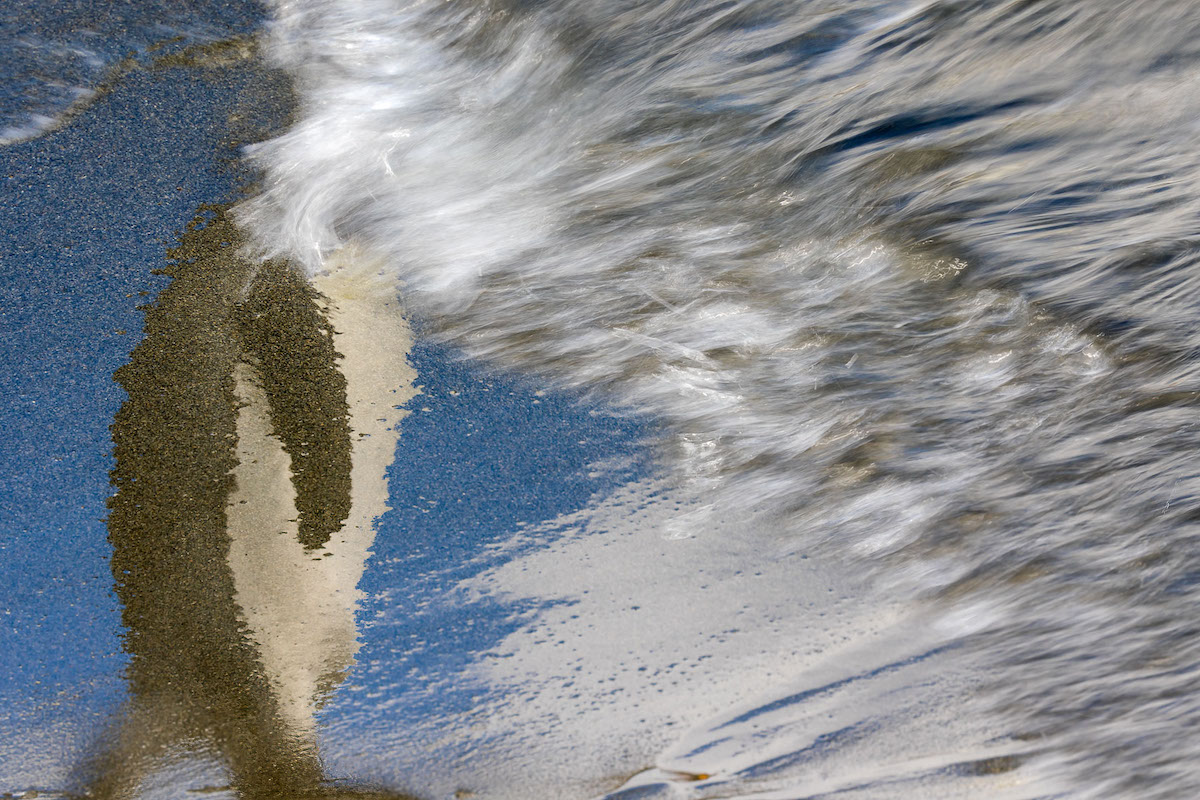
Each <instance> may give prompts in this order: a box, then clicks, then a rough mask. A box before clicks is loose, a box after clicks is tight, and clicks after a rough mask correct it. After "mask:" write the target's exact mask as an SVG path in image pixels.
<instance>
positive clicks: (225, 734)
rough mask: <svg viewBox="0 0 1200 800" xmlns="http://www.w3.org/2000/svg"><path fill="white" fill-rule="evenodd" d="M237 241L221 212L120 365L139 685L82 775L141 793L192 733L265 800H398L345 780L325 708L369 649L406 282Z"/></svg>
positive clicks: (119, 574) (116, 523) (123, 548)
mask: <svg viewBox="0 0 1200 800" xmlns="http://www.w3.org/2000/svg"><path fill="white" fill-rule="evenodd" d="M238 245H239V239H238V234H237V231H236V228H235V227H234V225H233V224H232V223H231V222H230V221H229V220H228V219H227V218H226V216H225V214H224V212H223V211H222V210H221V209H214V208H210V209H205V210H204V214H203V216H202V217H201V218H200V219H198V220H197V221H196V222H194V223H193V224H192V225H191V226H189V228H188V231H187V232H186V233H185V235H184V237H183V240H182V242H181V244H180V245H179V246H178V247H177V248H175V249H173V250H172V251H171V252H170V256H171V258H172V262H171V263H172V266H171V267H170V268H168V269H167V270H166V272H167V273H168V274H170V275H171V276H172V277H173V279H174V280H173V282H172V283H171V285H170V286H168V287H167V288H166V289H165V290H163V292H162V294H161V295H160V297H159V299H158V301H157V302H156V303H155V305H154V306H153V307H152V308H150V309H148V310H147V313H146V338H145V340H144V341H143V342H142V343H141V344H140V345H139V346H138V347H137V349H136V350H135V351H134V353H133V355H132V358H131V363H129V364H128V365H126V366H124V367H122V368H121V369H120V370H119V371H118V373H117V376H116V377H117V380H118V381H119V382H120V384H121V385H122V387H124V389H125V390H126V392H127V393H128V400H127V401H126V402H125V404H124V405H123V406H122V408H121V410H120V412H119V413H118V415H117V417H116V421H115V423H114V425H113V438H114V442H115V455H116V467H115V469H114V470H113V473H112V479H113V483H114V484H115V487H116V495H115V496H114V497H113V498H112V500H111V501H110V515H109V522H108V524H109V538H110V539H111V542H112V546H113V558H112V568H113V575H114V577H115V581H116V593H117V596H118V598H119V599H120V601H121V604H122V606H123V611H122V621H123V623H124V625H125V628H126V634H125V647H126V650H127V651H128V652H129V654H130V657H131V663H130V666H129V671H128V681H129V689H130V699H129V701H128V703H127V706H126V707H125V708H124V709H123V711H122V713H121V715H120V717H119V719H118V720H117V721H116V722H115V723H114V728H113V730H111V731H109V732H108V734H107V736H106V737H105V742H104V744H103V746H102V747H101V748H100V752H98V753H97V754H96V755H95V756H94V757H93V758H92V759H91V760H90V761H89V762H88V764H87V765H86V767H85V768H84V769H83V770H82V774H81V775H80V779H81V783H82V784H83V785H84V787H85V789H86V793H87V794H88V795H89V796H92V797H98V798H104V799H105V800H109V799H110V798H111V800H122V799H123V798H133V797H135V796H136V795H137V794H138V792H139V787H140V785H141V783H142V781H143V780H144V779H145V778H146V777H147V776H149V775H150V774H151V773H153V772H154V771H155V770H156V769H158V768H161V767H162V766H164V765H165V764H166V763H167V762H168V761H169V760H170V759H171V758H175V757H178V755H179V753H180V752H181V750H184V749H185V748H190V749H192V750H197V749H198V750H200V751H201V752H204V753H207V754H208V755H210V756H215V757H216V758H217V759H218V760H220V761H221V762H222V763H223V764H224V766H225V768H226V770H227V773H228V775H229V781H230V783H231V785H232V789H233V791H234V792H235V793H236V794H237V795H238V796H240V797H242V798H247V799H248V800H259V799H260V798H263V799H267V798H278V799H279V800H284V799H285V798H287V799H289V800H290V799H291V798H334V797H343V796H344V797H350V796H354V797H376V798H385V797H389V798H397V799H398V798H400V797H401V795H398V794H394V793H390V792H386V791H382V790H374V789H364V788H358V787H350V786H347V785H344V784H341V783H337V784H334V783H331V782H329V781H327V780H326V779H325V776H324V774H323V772H322V769H321V765H320V761H319V758H318V754H317V749H316V724H315V721H314V713H315V711H316V709H317V708H318V707H319V705H320V703H321V701H322V699H323V698H325V697H327V696H328V695H329V693H330V692H331V691H332V690H333V689H334V688H335V687H336V686H337V685H338V683H339V682H340V681H341V679H342V677H343V675H344V673H345V670H346V669H347V668H348V667H349V666H350V664H351V662H352V659H353V656H354V653H355V650H356V648H357V638H356V630H355V626H354V609H355V605H356V603H357V601H358V597H359V595H358V591H357V589H356V585H357V583H358V580H359V578H360V576H361V574H362V571H363V567H364V565H365V562H366V559H367V555H368V551H369V548H370V545H371V541H372V537H373V529H372V520H373V519H374V518H375V517H376V516H377V515H379V514H380V513H382V512H383V511H384V510H385V509H386V501H387V485H386V477H385V469H386V467H387V465H388V464H389V462H390V461H391V458H392V455H393V452H394V449H395V445H396V437H397V435H398V433H397V431H396V425H397V423H398V422H399V420H400V418H401V416H402V415H403V412H400V411H398V410H396V408H395V406H397V405H399V404H401V403H402V402H404V401H405V400H407V399H408V398H409V397H410V396H411V394H412V391H411V388H410V387H411V381H412V377H413V373H412V371H411V369H410V368H409V366H408V365H407V363H406V361H405V357H404V356H405V353H406V352H407V349H408V345H409V340H408V330H407V328H406V327H405V325H404V323H403V320H402V318H401V316H400V315H399V313H398V312H397V309H396V308H395V287H394V286H392V285H388V284H386V283H383V282H380V279H378V278H376V277H373V276H372V275H371V271H370V270H369V269H364V268H362V267H361V266H360V265H356V263H355V261H354V260H353V259H345V260H344V262H343V263H342V265H341V266H340V267H338V266H335V267H334V269H333V270H332V272H331V274H330V275H327V276H325V277H323V278H319V279H318V280H317V281H316V282H315V284H314V285H315V289H314V287H313V286H310V284H309V282H308V281H306V280H304V279H302V278H300V277H298V276H296V275H295V274H294V273H293V271H292V270H290V269H289V268H288V267H287V266H286V265H284V264H279V263H268V264H266V265H256V266H255V267H253V268H252V267H251V266H250V265H248V264H246V263H244V262H243V261H241V260H240V259H238V258H237V257H236V255H235V254H236V252H237V249H238ZM400 381H404V382H405V386H404V388H403V389H401V390H397V389H396V388H395V387H396V385H397V383H398V382H400Z"/></svg>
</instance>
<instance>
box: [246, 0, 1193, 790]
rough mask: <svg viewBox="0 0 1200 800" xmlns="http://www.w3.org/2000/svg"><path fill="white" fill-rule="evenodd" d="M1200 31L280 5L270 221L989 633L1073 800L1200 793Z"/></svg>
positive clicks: (680, 471) (915, 13)
mask: <svg viewBox="0 0 1200 800" xmlns="http://www.w3.org/2000/svg"><path fill="white" fill-rule="evenodd" d="M1198 34H1200V10H1198V9H1197V8H1196V6H1195V4H1192V3H1188V2H1177V1H1175V0H1149V1H1148V2H1140V3H1120V2H1114V3H1091V2H1085V0H1051V1H1049V2H1042V3H1030V2H1024V0H1006V1H1004V2H983V1H982V0H980V1H979V2H950V1H949V0H927V1H925V2H882V1H875V2H871V1H869V0H838V1H836V2H829V3H823V4H819V5H817V4H803V3H794V2H782V0H779V1H775V0H760V1H759V2H753V1H752V0H746V1H744V2H733V1H729V2H713V1H711V0H709V1H705V0H668V1H667V2H662V3H654V4H645V3H632V2H622V1H621V0H605V1H604V2H582V1H581V0H553V1H552V2H547V3H539V4H532V3H526V2H521V1H520V0H506V1H501V0H496V1H495V2H480V1H479V0H473V1H472V2H466V1H465V0H450V1H449V2H441V3H426V2H400V0H362V1H361V2H338V1H337V0H300V1H299V2H287V3H283V2H280V3H278V4H277V7H276V13H275V20H274V22H273V23H272V31H271V45H270V46H271V48H272V53H273V55H274V58H275V59H276V60H277V61H278V62H279V63H280V64H281V65H283V66H285V67H287V68H288V69H290V70H291V71H292V72H293V73H294V75H295V76H296V79H297V83H298V86H299V89H300V93H301V103H302V110H301V113H300V117H299V121H298V122H297V124H296V125H295V126H294V127H293V129H292V130H291V131H289V132H288V133H286V134H285V135H283V136H280V137H279V138H277V139H275V140H272V141H270V142H267V143H264V144H262V145H259V146H257V148H256V149H255V150H254V151H253V157H254V159H255V160H256V161H257V162H258V164H259V165H260V166H261V167H262V168H263V169H264V171H265V175H266V178H265V184H264V189H263V192H262V194H261V195H260V196H258V197H257V198H255V199H254V200H251V201H249V202H247V203H245V204H243V206H242V207H241V209H240V214H241V219H242V220H243V221H245V222H246V223H247V225H248V226H249V227H250V228H251V229H252V231H253V232H254V234H255V236H256V237H257V246H258V248H259V250H260V251H261V252H262V253H263V254H265V255H272V256H279V255H282V256H286V257H288V258H290V259H293V260H294V261H296V262H298V263H301V264H304V265H305V266H306V267H307V269H308V270H309V271H310V272H311V273H313V274H319V273H321V272H322V271H323V270H324V269H325V264H326V259H328V258H329V257H330V256H332V254H334V253H335V252H337V251H338V250H339V249H341V248H342V247H344V246H346V245H348V244H351V243H353V245H354V246H355V247H358V248H362V249H364V250H366V251H371V252H373V253H374V254H375V255H376V256H378V257H380V258H382V259H384V260H385V261H386V262H387V263H388V264H390V265H391V268H392V269H394V271H395V273H396V274H397V275H398V276H399V277H401V278H402V279H403V280H404V281H406V284H407V288H406V290H405V291H406V293H405V299H406V303H407V304H408V305H409V306H410V307H411V309H412V311H413V313H414V315H415V316H416V317H417V318H418V319H420V320H422V321H423V323H424V325H425V327H426V330H427V331H428V332H429V334H430V335H433V336H436V337H440V338H444V339H446V340H448V341H452V342H453V343H454V344H455V345H456V346H458V347H459V348H461V349H463V350H464V351H465V352H467V353H469V354H470V355H472V356H474V357H477V358H481V359H485V360H487V361H489V362H491V363H494V364H498V365H501V366H504V367H507V368H512V369H519V370H524V371H529V372H532V373H534V374H538V375H541V376H545V377H547V378H549V379H551V380H553V381H555V382H557V383H558V384H559V385H564V386H572V387H580V388H583V389H585V390H588V391H591V392H594V393H596V395H597V396H601V397H605V398H608V399H610V400H611V402H613V403H614V404H617V405H620V406H624V407H627V408H630V409H635V410H637V411H638V412H642V413H646V414H648V415H651V416H652V417H653V418H655V419H656V420H658V421H660V422H661V423H662V428H663V430H665V431H666V432H667V433H665V434H664V436H663V440H662V441H661V442H660V445H661V453H662V461H663V464H664V466H665V467H666V468H667V470H668V471H669V473H670V474H671V475H672V476H673V481H674V482H675V484H676V487H677V490H678V491H679V492H681V493H683V494H685V495H690V496H691V497H692V498H693V499H694V500H695V502H696V504H697V506H698V507H699V508H701V509H703V508H704V507H705V506H709V507H713V508H719V509H721V510H722V512H723V513H731V510H733V513H736V510H737V509H744V510H746V511H754V512H755V513H758V514H768V515H771V516H772V517H773V518H774V519H776V520H782V521H783V522H784V523H785V524H784V525H783V526H782V530H783V531H785V532H784V533H782V534H780V535H779V536H778V537H777V538H776V539H775V540H773V545H775V546H778V547H780V548H782V550H783V551H785V552H787V551H791V552H802V551H807V550H811V549H818V548H821V549H824V550H825V551H827V552H830V553H834V554H836V555H837V556H838V557H839V558H842V559H846V560H850V561H852V562H855V563H861V564H865V565H870V566H871V567H872V568H874V569H875V570H876V573H875V574H876V575H877V581H878V582H880V583H881V584H882V585H884V586H886V587H887V592H889V593H890V594H891V596H893V597H895V598H915V597H919V598H923V599H924V600H925V601H926V602H928V603H930V604H931V607H932V608H933V609H935V610H937V611H938V613H943V614H945V615H947V617H946V618H947V619H953V620H955V623H954V624H955V625H957V627H955V628H954V630H955V631H956V633H955V634H954V636H952V637H950V638H954V637H960V638H963V639H964V641H965V644H967V645H969V646H970V648H971V649H972V651H973V652H975V653H978V654H982V658H983V660H982V662H981V663H982V664H986V672H987V673H988V675H989V679H988V681H987V682H986V683H987V693H986V696H987V697H989V698H990V699H991V708H992V709H993V713H997V714H1000V715H1002V716H1003V717H1004V718H1006V719H1009V720H1010V729H1011V732H1012V733H1013V734H1014V735H1015V736H1018V737H1019V738H1020V739H1021V740H1022V741H1026V742H1032V743H1036V745H1034V744H1031V745H1030V748H1031V749H1035V750H1037V751H1038V752H1041V753H1042V754H1043V755H1045V757H1046V762H1045V763H1047V764H1052V765H1054V767H1053V769H1054V770H1055V772H1056V774H1059V775H1069V776H1072V780H1073V781H1074V783H1073V784H1072V787H1073V788H1071V789H1070V790H1069V791H1068V793H1069V794H1074V795H1077V796H1103V797H1139V798H1146V797H1163V798H1168V797H1171V798H1177V797H1185V796H1191V795H1193V794H1195V793H1196V792H1197V790H1200V772H1198V771H1197V770H1196V769H1195V767H1194V759H1193V758H1192V754H1193V753H1194V750H1195V748H1196V747H1197V745H1198V744H1200V740H1198V739H1197V736H1196V734H1195V733H1194V731H1195V730H1196V724H1195V723H1196V722H1197V721H1198V720H1200V707H1197V704H1196V702H1195V701H1194V700H1192V699H1189V698H1190V697H1191V692H1190V690H1189V688H1188V687H1189V686H1191V684H1192V683H1194V681H1195V679H1196V677H1197V675H1196V673H1197V663H1198V661H1197V656H1196V653H1195V644H1194V643H1195V642H1196V641H1200V639H1197V636H1196V630H1195V629H1196V623H1195V622H1194V621H1192V617H1193V616H1194V615H1193V613H1192V609H1193V608H1194V607H1195V603H1196V601H1197V599H1198V597H1200V588H1198V587H1197V576H1198V575H1200V557H1198V556H1197V555H1196V552H1195V547H1194V546H1193V545H1192V542H1193V540H1194V538H1195V537H1196V534H1197V520H1200V514H1198V511H1197V509H1198V506H1197V491H1198V490H1200V477H1198V471H1197V469H1196V467H1195V456H1194V455H1193V454H1194V453H1195V452H1196V451H1197V445H1200V434H1198V433H1197V430H1196V427H1195V425H1194V418H1195V405H1196V401H1197V398H1200V384H1198V383H1197V366H1196V354H1197V353H1198V352H1200V334H1198V333H1197V328H1196V326H1195V323H1194V320H1195V319H1196V314H1197V310H1198V309H1197V305H1198V303H1200V271H1198V269H1197V254H1198V252H1200V247H1198V244H1197V238H1196V221H1197V216H1198V213H1197V212H1198V211H1200V194H1198V193H1197V191H1196V188H1195V187H1196V186H1198V185H1200V182H1198V179H1200V157H1198V156H1197V155H1196V151H1195V148H1194V146H1193V140H1194V136H1195V125H1196V123H1195V120H1196V119H1197V116H1198V112H1200V92H1198V90H1197V89H1196V87H1197V86H1200V81H1198V80H1197V78H1200V66H1198V62H1197V59H1198V58H1200V55H1198V52H1197V50H1196V48H1195V44H1194V43H1195V42H1196V41H1197V38H1198ZM706 524H707V523H706V517H705V514H704V513H702V511H701V512H696V513H689V514H688V515H687V516H685V517H680V518H679V519H677V520H675V521H674V522H673V525H674V526H675V527H674V528H673V529H672V533H671V535H678V536H689V535H695V534H697V533H703V532H704V530H705V529H706ZM774 529H775V528H773V530H774ZM747 535H748V536H751V535H753V534H752V533H747ZM981 669H982V668H981ZM854 730H855V731H857V733H855V734H854V735H855V736H860V735H861V736H866V737H869V736H870V735H871V734H870V733H869V732H868V731H867V729H866V728H862V729H859V728H855V729H854ZM980 769H983V767H980ZM722 791H726V792H728V791H733V790H732V789H730V787H728V786H726V787H724V788H723V789H722ZM789 796H791V795H789Z"/></svg>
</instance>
